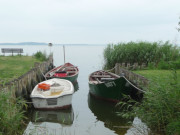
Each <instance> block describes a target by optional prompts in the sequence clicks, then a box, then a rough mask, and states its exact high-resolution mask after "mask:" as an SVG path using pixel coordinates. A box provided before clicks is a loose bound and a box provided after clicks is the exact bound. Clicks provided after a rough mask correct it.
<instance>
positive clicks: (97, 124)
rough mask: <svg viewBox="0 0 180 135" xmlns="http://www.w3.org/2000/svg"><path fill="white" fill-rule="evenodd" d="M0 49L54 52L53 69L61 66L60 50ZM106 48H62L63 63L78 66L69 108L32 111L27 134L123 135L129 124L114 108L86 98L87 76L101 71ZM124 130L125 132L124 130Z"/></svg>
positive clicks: (41, 47)
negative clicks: (74, 89)
mask: <svg viewBox="0 0 180 135" xmlns="http://www.w3.org/2000/svg"><path fill="white" fill-rule="evenodd" d="M0 47H1V48H11V47H13V48H23V50H24V55H32V54H34V53H36V52H37V51H46V53H47V54H49V53H50V51H51V52H53V56H54V65H55V66H59V65H62V64H63V63H64V55H63V46H61V45H55V46H53V47H51V49H50V48H49V47H48V46H45V45H38V46H35V45H31V46H30V45H4V46H3V45H0ZM105 47H106V46H105V45H84V46H83V45H68V46H65V50H66V51H65V52H66V55H65V56H66V57H65V58H66V62H71V63H72V64H74V65H76V66H78V68H79V76H78V79H77V81H78V83H77V84H76V85H75V88H76V92H75V93H74V94H73V99H72V108H70V109H68V110H58V111H37V110H31V111H30V113H29V115H28V117H29V124H28V126H27V129H26V131H25V133H26V134H30V133H31V134H35V135H36V134H38V135H41V134H42V135H44V134H51V135H117V134H118V135H124V134H126V132H127V130H128V128H126V127H127V125H128V124H127V123H128V122H129V121H130V120H125V119H122V118H121V117H119V116H117V115H116V112H117V108H115V107H114V106H115V105H114V104H111V103H107V102H104V101H101V100H97V99H95V98H93V97H91V96H90V95H89V86H88V76H89V74H90V73H91V72H94V71H96V70H100V69H102V66H103V50H104V48H105ZM131 121H132V120H131ZM124 127H125V128H124Z"/></svg>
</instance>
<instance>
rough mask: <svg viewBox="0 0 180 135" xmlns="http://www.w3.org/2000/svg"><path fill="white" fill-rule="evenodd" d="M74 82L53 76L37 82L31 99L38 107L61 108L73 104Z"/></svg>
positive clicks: (46, 108)
mask: <svg viewBox="0 0 180 135" xmlns="http://www.w3.org/2000/svg"><path fill="white" fill-rule="evenodd" d="M73 93H74V86H73V84H72V83H71V82H70V81H68V80H65V79H57V78H53V79H50V80H46V81H43V82H41V83H39V84H37V85H36V86H35V87H34V89H33V91H32V93H31V96H30V97H31V99H32V102H33V105H34V107H35V108H37V109H45V110H48V109H61V108H68V107H70V106H71V101H72V94H73Z"/></svg>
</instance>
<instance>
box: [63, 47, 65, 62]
mask: <svg viewBox="0 0 180 135" xmlns="http://www.w3.org/2000/svg"><path fill="white" fill-rule="evenodd" d="M63 51H64V64H65V46H64V45H63Z"/></svg>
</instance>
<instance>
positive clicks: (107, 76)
mask: <svg viewBox="0 0 180 135" xmlns="http://www.w3.org/2000/svg"><path fill="white" fill-rule="evenodd" d="M91 77H103V78H110V77H111V76H110V75H92V76H91Z"/></svg>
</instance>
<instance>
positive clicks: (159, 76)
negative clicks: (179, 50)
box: [133, 69, 180, 84]
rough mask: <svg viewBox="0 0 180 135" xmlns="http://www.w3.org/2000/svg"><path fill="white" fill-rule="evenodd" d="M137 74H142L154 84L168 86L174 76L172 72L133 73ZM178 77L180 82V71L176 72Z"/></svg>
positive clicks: (143, 71) (146, 71)
mask: <svg viewBox="0 0 180 135" xmlns="http://www.w3.org/2000/svg"><path fill="white" fill-rule="evenodd" d="M133 72H134V73H136V74H140V75H142V76H144V77H145V78H147V79H148V80H150V81H151V82H152V83H159V84H163V83H164V84H168V82H169V81H170V80H169V79H170V78H171V76H172V71H171V70H157V69H155V70H136V71H133ZM176 72H177V76H178V78H177V79H178V80H177V81H178V82H180V69H179V70H176Z"/></svg>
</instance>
